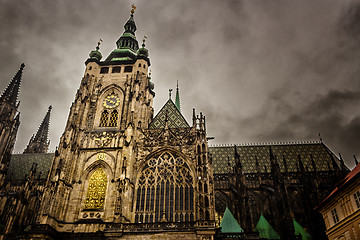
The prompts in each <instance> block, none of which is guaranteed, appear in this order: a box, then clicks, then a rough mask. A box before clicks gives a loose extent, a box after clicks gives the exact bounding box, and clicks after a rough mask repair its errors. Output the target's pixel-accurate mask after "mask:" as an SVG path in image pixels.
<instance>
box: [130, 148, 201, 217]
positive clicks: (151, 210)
mask: <svg viewBox="0 0 360 240" xmlns="http://www.w3.org/2000/svg"><path fill="white" fill-rule="evenodd" d="M140 169H141V171H140V173H139V175H138V178H137V182H136V187H135V190H136V193H135V198H136V199H135V205H134V208H135V209H134V212H135V221H139V222H141V221H145V222H161V221H168V222H174V221H191V219H193V217H190V216H194V178H193V174H192V171H191V169H190V167H189V165H188V164H187V162H186V161H185V159H184V158H183V157H182V156H180V155H179V154H176V153H175V152H171V151H168V150H163V151H160V152H157V154H154V155H151V157H150V158H148V160H147V161H146V162H145V164H144V165H143V166H142V167H141V168H140ZM143 216H145V218H143ZM186 216H189V217H186Z"/></svg>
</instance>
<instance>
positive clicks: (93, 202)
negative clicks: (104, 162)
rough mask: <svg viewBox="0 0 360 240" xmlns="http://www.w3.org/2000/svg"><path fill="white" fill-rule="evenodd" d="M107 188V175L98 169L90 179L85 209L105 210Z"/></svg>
mask: <svg viewBox="0 0 360 240" xmlns="http://www.w3.org/2000/svg"><path fill="white" fill-rule="evenodd" d="M106 188H107V175H106V173H105V171H104V169H102V168H98V169H97V170H95V172H94V173H93V174H92V175H91V177H90V179H89V186H88V189H87V192H86V199H85V209H102V208H104V203H105V195H106Z"/></svg>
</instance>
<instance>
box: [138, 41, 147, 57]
mask: <svg viewBox="0 0 360 240" xmlns="http://www.w3.org/2000/svg"><path fill="white" fill-rule="evenodd" d="M136 54H137V55H138V56H144V57H149V51H148V50H147V49H146V48H145V44H144V43H143V44H142V47H141V48H139V50H137V52H136Z"/></svg>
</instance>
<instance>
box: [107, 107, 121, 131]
mask: <svg viewBox="0 0 360 240" xmlns="http://www.w3.org/2000/svg"><path fill="white" fill-rule="evenodd" d="M118 118H119V114H118V111H117V110H116V109H115V110H113V111H112V112H111V115H110V119H109V124H108V126H109V127H116V126H117V121H118Z"/></svg>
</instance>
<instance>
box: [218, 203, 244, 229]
mask: <svg viewBox="0 0 360 240" xmlns="http://www.w3.org/2000/svg"><path fill="white" fill-rule="evenodd" d="M220 227H221V232H222V233H242V232H244V230H243V229H242V228H241V227H240V225H239V223H238V222H237V221H236V219H235V218H234V216H233V215H232V213H231V211H230V210H229V208H228V207H226V209H225V212H224V217H223V219H222V221H221V223H220Z"/></svg>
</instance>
